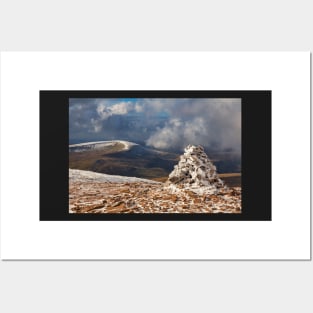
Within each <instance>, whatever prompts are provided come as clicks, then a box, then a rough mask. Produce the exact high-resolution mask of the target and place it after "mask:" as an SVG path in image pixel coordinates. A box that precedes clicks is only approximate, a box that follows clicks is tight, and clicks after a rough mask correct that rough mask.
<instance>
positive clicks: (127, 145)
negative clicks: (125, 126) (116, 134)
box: [69, 140, 138, 152]
mask: <svg viewBox="0 0 313 313" xmlns="http://www.w3.org/2000/svg"><path fill="white" fill-rule="evenodd" d="M120 143H121V144H123V145H124V148H123V149H122V150H121V151H128V150H130V149H131V148H132V147H133V146H137V145H138V144H137V143H134V142H130V141H124V140H109V141H92V142H83V143H77V144H73V145H69V151H70V152H83V151H89V150H101V149H103V148H105V147H114V146H116V145H118V144H120Z"/></svg>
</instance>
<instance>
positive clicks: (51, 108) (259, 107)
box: [39, 90, 272, 221]
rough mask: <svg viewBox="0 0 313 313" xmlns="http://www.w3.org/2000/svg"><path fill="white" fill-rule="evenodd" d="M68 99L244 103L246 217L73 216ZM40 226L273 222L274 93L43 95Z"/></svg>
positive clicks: (55, 92) (51, 92)
mask: <svg viewBox="0 0 313 313" xmlns="http://www.w3.org/2000/svg"><path fill="white" fill-rule="evenodd" d="M70 98H241V105H242V106H241V108H242V182H241V184H242V213H240V214H223V213H214V214H203V213H201V214H184V213H182V214H180V213H164V214H159V213H151V214H150V213H143V214H73V213H69V206H68V191H69V179H68V170H69V169H68V163H69V154H68V146H69V99H70ZM39 106H40V114H39V115H40V116H39V117H40V135H39V136H40V138H39V140H40V164H39V167H40V174H39V175H40V177H39V179H40V212H39V220H40V221H271V220H272V176H271V175H272V169H271V167H272V162H271V156H272V144H271V142H272V141H271V140H272V139H271V131H272V91H271V90H249V91H238V90H236V91H231V90H228V91H211V90H189V91H187V90H170V91H168V90H167V91H164V90H163V91H162V90H149V91H147V90H145V91H143V90H116V91H115V90H110V91H108V90H105V91H75V90H72V91H70V90H62V91H60V90H41V91H39Z"/></svg>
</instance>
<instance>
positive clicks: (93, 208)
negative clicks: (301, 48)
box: [1, 52, 311, 260]
mask: <svg viewBox="0 0 313 313" xmlns="http://www.w3.org/2000/svg"><path fill="white" fill-rule="evenodd" d="M310 62H311V61H310V53H309V52H4V53H1V258H2V259H5V260H39V259H43V260H56V259H57V260H310V259H311V242H310V238H311V237H310V231H311V223H310V221H311V208H310Z"/></svg>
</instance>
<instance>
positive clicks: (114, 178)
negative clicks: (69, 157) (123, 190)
mask: <svg viewBox="0 0 313 313" xmlns="http://www.w3.org/2000/svg"><path fill="white" fill-rule="evenodd" d="M69 178H70V180H71V181H74V182H98V183H103V182H104V183H140V182H141V183H150V184H160V183H159V182H156V181H153V180H149V179H144V178H138V177H128V176H119V175H109V174H102V173H96V172H91V171H83V170H75V169H69Z"/></svg>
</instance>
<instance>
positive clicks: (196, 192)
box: [69, 145, 241, 213]
mask: <svg viewBox="0 0 313 313" xmlns="http://www.w3.org/2000/svg"><path fill="white" fill-rule="evenodd" d="M69 175H70V176H69V178H70V179H69V185H70V190H69V206H70V207H69V210H70V212H71V213H241V188H239V187H233V188H230V187H227V186H226V185H225V184H224V182H223V181H222V180H221V179H220V178H219V177H218V175H217V172H216V167H215V166H214V165H213V163H212V162H211V161H210V159H209V158H208V156H207V155H206V153H205V152H204V149H203V147H202V146H193V145H188V146H187V147H186V148H185V152H184V154H183V155H181V157H180V160H179V162H178V164H177V165H175V167H174V170H173V171H172V172H171V173H170V175H169V177H168V180H167V181H166V182H165V183H159V182H155V181H151V180H147V179H141V178H136V177H126V176H115V175H108V174H99V173H94V172H89V171H81V170H73V169H70V171H69Z"/></svg>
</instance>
